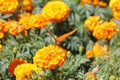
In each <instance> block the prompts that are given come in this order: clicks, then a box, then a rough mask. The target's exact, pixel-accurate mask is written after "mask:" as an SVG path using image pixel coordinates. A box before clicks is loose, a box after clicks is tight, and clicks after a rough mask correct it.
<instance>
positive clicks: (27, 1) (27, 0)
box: [22, 0, 34, 11]
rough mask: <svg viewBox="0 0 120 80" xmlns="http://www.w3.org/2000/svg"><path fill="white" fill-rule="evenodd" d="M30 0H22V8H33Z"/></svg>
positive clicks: (27, 9)
mask: <svg viewBox="0 0 120 80" xmlns="http://www.w3.org/2000/svg"><path fill="white" fill-rule="evenodd" d="M33 8H34V7H33V5H32V0H23V4H22V9H23V10H26V11H31V10H32V9H33Z"/></svg>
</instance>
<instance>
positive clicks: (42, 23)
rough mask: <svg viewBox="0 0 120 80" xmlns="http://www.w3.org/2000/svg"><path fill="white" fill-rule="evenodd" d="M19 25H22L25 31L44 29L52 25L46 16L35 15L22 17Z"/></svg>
mask: <svg viewBox="0 0 120 80" xmlns="http://www.w3.org/2000/svg"><path fill="white" fill-rule="evenodd" d="M19 23H20V24H22V25H23V26H24V28H25V29H31V28H44V27H46V26H47V25H48V24H49V23H50V20H48V19H47V18H46V16H45V15H40V14H34V15H28V16H24V17H22V18H21V19H20V21H19Z"/></svg>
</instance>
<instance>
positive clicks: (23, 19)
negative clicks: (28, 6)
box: [19, 15, 32, 30]
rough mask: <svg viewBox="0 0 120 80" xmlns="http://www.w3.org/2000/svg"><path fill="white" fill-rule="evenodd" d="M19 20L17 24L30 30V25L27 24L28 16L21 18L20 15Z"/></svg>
mask: <svg viewBox="0 0 120 80" xmlns="http://www.w3.org/2000/svg"><path fill="white" fill-rule="evenodd" d="M20 17H21V18H20V20H19V23H20V24H22V25H23V27H24V29H26V30H27V29H31V28H32V26H30V24H29V23H28V21H29V17H30V15H26V16H23V15H20Z"/></svg>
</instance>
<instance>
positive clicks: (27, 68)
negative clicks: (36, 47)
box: [14, 63, 42, 80]
mask: <svg viewBox="0 0 120 80" xmlns="http://www.w3.org/2000/svg"><path fill="white" fill-rule="evenodd" d="M34 70H35V71H39V72H40V74H42V69H41V68H37V67H36V65H35V64H31V63H25V64H21V65H18V66H17V67H16V68H15V70H14V74H15V76H16V80H24V79H25V78H30V76H31V73H32V71H34Z"/></svg>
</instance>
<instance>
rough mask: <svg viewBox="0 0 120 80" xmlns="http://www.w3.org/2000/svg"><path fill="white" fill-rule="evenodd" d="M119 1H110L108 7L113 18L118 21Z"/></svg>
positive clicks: (119, 18) (119, 16)
mask: <svg viewBox="0 0 120 80" xmlns="http://www.w3.org/2000/svg"><path fill="white" fill-rule="evenodd" d="M119 5H120V1H119V0H110V3H109V6H110V8H111V9H112V11H113V17H114V18H116V19H118V20H120V15H119V14H120V6H119Z"/></svg>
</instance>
